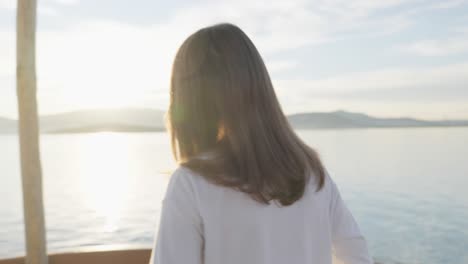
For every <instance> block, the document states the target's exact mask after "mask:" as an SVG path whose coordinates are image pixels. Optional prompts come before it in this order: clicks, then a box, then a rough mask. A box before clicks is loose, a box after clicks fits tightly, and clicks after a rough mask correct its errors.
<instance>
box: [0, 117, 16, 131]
mask: <svg viewBox="0 0 468 264" xmlns="http://www.w3.org/2000/svg"><path fill="white" fill-rule="evenodd" d="M17 130H18V128H17V126H16V121H15V120H13V119H8V118H3V117H0V133H16V131H17Z"/></svg>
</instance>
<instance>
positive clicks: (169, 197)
mask: <svg viewBox="0 0 468 264" xmlns="http://www.w3.org/2000/svg"><path fill="white" fill-rule="evenodd" d="M186 173H188V172H187V170H186V169H181V168H179V169H177V170H176V171H175V172H174V174H173V175H172V177H171V180H170V182H169V185H168V188H167V192H166V196H165V198H164V201H163V206H162V210H161V218H160V223H159V231H158V234H157V237H156V240H155V246H154V247H153V250H152V253H151V259H150V264H180V263H184V264H201V263H203V233H202V221H201V217H200V214H199V211H198V208H197V203H196V199H195V194H194V191H193V186H192V185H191V183H190V181H189V180H188V179H187V176H188V175H184V174H186Z"/></svg>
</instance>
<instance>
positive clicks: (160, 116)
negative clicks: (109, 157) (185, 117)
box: [0, 109, 165, 133]
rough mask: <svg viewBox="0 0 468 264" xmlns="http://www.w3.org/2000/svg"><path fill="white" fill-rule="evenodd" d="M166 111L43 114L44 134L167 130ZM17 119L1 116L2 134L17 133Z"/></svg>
mask: <svg viewBox="0 0 468 264" xmlns="http://www.w3.org/2000/svg"><path fill="white" fill-rule="evenodd" d="M164 129H165V126H164V112H163V111H160V110H155V109H110V110H84V111H75V112H67V113H60V114H54V115H45V116H41V117H40V130H41V132H42V133H87V132H98V131H118V132H144V131H163V130H164ZM16 131H17V129H16V121H15V120H10V119H4V118H0V133H15V132H16Z"/></svg>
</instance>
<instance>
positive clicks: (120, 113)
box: [0, 109, 468, 133]
mask: <svg viewBox="0 0 468 264" xmlns="http://www.w3.org/2000/svg"><path fill="white" fill-rule="evenodd" d="M288 118H289V121H290V123H291V125H292V126H293V127H294V128H296V129H322V128H332V129H345V128H374V127H434V126H438V127H442V126H468V120H447V121H425V120H418V119H412V118H376V117H372V116H369V115H366V114H360V113H351V112H346V111H336V112H326V113H300V114H293V115H290V116H288ZM40 128H41V132H43V133H89V132H98V131H116V132H151V131H163V130H165V125H164V112H163V111H160V110H155V109H112V110H86V111H76V112H68V113H61V114H54V115H46V116H42V117H41V118H40ZM16 131H17V124H16V121H15V120H11V119H6V118H0V133H16Z"/></svg>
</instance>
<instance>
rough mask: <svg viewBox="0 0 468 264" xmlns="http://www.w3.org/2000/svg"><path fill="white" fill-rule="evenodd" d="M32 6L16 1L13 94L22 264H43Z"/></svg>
mask: <svg viewBox="0 0 468 264" xmlns="http://www.w3.org/2000/svg"><path fill="white" fill-rule="evenodd" d="M36 5H37V2H36V0H18V8H17V20H16V63H17V66H16V67H17V68H16V92H17V95H18V112H19V141H20V155H21V178H22V185H23V207H24V224H25V230H26V263H27V264H47V252H46V238H45V220H44V205H43V202H42V199H43V198H42V172H41V161H40V155H39V129H38V116H37V102H36V50H35V49H36V8H37V6H36Z"/></svg>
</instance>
